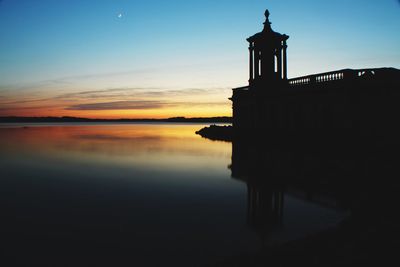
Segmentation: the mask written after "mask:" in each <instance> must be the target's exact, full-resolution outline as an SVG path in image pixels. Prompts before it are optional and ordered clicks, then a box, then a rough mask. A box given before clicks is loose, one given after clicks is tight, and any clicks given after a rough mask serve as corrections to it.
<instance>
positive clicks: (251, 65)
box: [249, 43, 254, 82]
mask: <svg viewBox="0 0 400 267" xmlns="http://www.w3.org/2000/svg"><path fill="white" fill-rule="evenodd" d="M249 53H250V62H249V64H250V78H249V82H252V81H253V79H254V48H253V44H252V43H250V46H249Z"/></svg>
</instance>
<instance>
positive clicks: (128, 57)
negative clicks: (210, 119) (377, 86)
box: [0, 0, 400, 115]
mask: <svg viewBox="0 0 400 267" xmlns="http://www.w3.org/2000/svg"><path fill="white" fill-rule="evenodd" d="M266 8H268V9H269V10H270V12H271V16H270V20H271V21H272V27H273V29H274V30H275V31H278V32H281V33H285V34H288V35H289V36H290V39H289V40H288V45H289V50H288V61H289V67H288V72H289V77H296V76H301V75H306V74H311V73H318V72H324V71H331V70H336V69H342V68H366V67H368V68H369V67H371V68H372V67H396V68H400V34H399V32H400V3H399V1H398V0H352V1H349V0H337V1H327V0H319V1H316V0H314V1H311V0H304V1H298V0H297V1H296V0H285V1H284V0H280V1H278V0H271V1H260V0H240V1H239V0H202V1H194V0H169V1H165V0H164V1H161V0H146V1H135V0H130V1H128V0H96V1H95V0H80V1H77V0H69V1H64V0H35V1H34V0H2V1H0V40H1V42H0V104H1V105H2V106H3V108H2V110H3V111H4V110H6V109H9V110H12V109H13V108H24V109H26V110H28V111H29V112H31V109H29V108H30V107H35V105H36V106H37V105H38V103H40V100H43V99H46V100H47V102H46V105H49V110H48V111H50V109H51V108H52V109H56V106H57V105H65V106H63V107H62V109H63V110H65V111H66V112H67V111H68V110H70V108H68V107H70V106H68V105H74V104H75V105H80V104H82V103H83V104H86V102H87V104H93V103H95V101H101V102H102V103H105V102H108V101H119V102H121V101H127V100H128V101H136V102H140V101H153V100H154V101H155V100H157V101H159V100H162V101H164V102H166V101H171V99H172V100H173V102H174V103H175V104H176V105H179V103H182V102H184V101H187V102H191V103H195V102H196V101H198V103H200V104H199V105H200V106H201V103H204V105H205V106H204V107H203V108H204V109H206V108H211V106H212V108H213V109H215V108H216V107H217V106H218V105H219V104H220V105H221V106H220V107H219V108H220V109H224V110H226V112H225V111H224V114H228V113H229V112H230V107H229V102H228V101H227V99H226V98H227V97H229V95H230V94H231V91H230V88H231V87H237V86H242V85H246V83H247V79H248V77H247V76H248V66H247V64H248V58H247V57H248V54H247V53H248V52H247V42H246V40H245V39H246V38H247V37H249V36H250V35H252V34H254V33H256V32H258V31H260V30H261V29H262V23H263V22H264V16H263V13H264V10H265V9H266ZM116 89H121V90H122V89H123V91H124V93H120V94H119V95H118V94H117V93H116V92H117V90H116ZM110 90H111V91H112V90H114V91H112V92H115V93H114V94H113V95H112V98H107V96H109V92H110ZM194 90H197V91H194ZM92 91H93V92H96V91H102V92H106V93H104V96H103V97H101V95H99V93H97V95H96V97H97V98H96V99H94V98H93V97H92V98H90V99H89V98H82V97H80V98H79V99H78V98H76V97H75V98H74V99H62V96H64V95H66V94H77V95H79V93H81V92H92ZM171 91H172V92H174V93H171V94H170V95H168V94H167V93H165V92H171ZM176 91H179V93H176ZM138 92H139V96H138ZM157 92H159V93H160V98H156V95H157ZM193 92H197V93H195V94H194V93H193ZM146 94H147V95H146ZM83 95H85V94H83ZM86 95H87V94H86ZM149 95H152V96H153V99H149ZM177 95H178V96H177ZM80 96H82V95H80ZM54 98H56V99H58V100H60V99H61V100H62V101H63V102H65V103H60V102H57V104H54V105H53V106H52V107H50V106H51V105H50V104H49V99H54ZM218 98H220V99H218ZM74 101H76V103H74ZM17 102H23V103H25V104H24V105H21V103H19V104H18V105H17V104H15V103H17ZM164 102H163V103H164ZM13 103H14V104H13ZM32 103H36V104H32ZM210 103H211V104H212V105H211V106H210V105H209V104H210ZM207 105H208V106H207ZM119 106H120V104H119ZM200 106H199V108H200ZM131 110H133V111H135V109H134V108H131ZM142 110H143V109H141V111H142ZM179 110H185V108H184V107H182V108H181V109H179ZM133 111H132V112H133ZM132 112H130V113H129V114H130V115H132V114H133V113H132ZM167 113H168V112H167ZM167 113H166V115H167ZM7 114H8V113H7ZM68 114H69V113H68ZM149 114H150V113H149ZM168 114H169V113H168ZM193 114H197V113H196V112H194V113H193ZM0 115H1V111H0ZM89 115H91V114H89ZM184 115H190V114H184Z"/></svg>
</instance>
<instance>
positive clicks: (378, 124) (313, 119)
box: [230, 10, 400, 134]
mask: <svg viewBox="0 0 400 267" xmlns="http://www.w3.org/2000/svg"><path fill="white" fill-rule="evenodd" d="M265 16H266V21H265V23H264V29H263V30H262V31H261V32H259V33H257V34H255V35H253V36H251V37H250V38H248V39H247V41H248V42H249V52H250V60H249V62H250V68H249V69H250V71H249V72H250V74H249V75H250V78H249V84H248V86H245V87H240V88H235V89H233V96H232V98H230V99H231V100H232V102H233V127H234V130H235V132H242V133H243V132H245V133H250V134H253V133H256V132H257V133H260V132H262V133H264V132H265V130H267V131H268V132H293V133H296V134H298V133H303V132H304V133H310V132H312V133H321V132H329V133H331V132H332V131H335V132H337V131H341V132H349V131H351V132H352V133H355V132H357V133H360V132H361V133H363V134H371V133H372V134H386V133H388V132H393V130H396V131H397V130H398V128H399V127H398V123H399V122H398V118H399V115H400V105H399V100H400V90H399V89H400V71H399V70H397V69H394V68H380V69H361V70H352V69H344V70H338V71H333V72H328V73H320V74H315V75H308V76H304V77H298V78H294V79H288V77H287V56H286V50H287V44H286V41H287V40H288V38H289V36H287V35H285V34H280V33H277V32H275V31H273V30H272V28H271V23H270V21H269V12H268V10H267V11H266V12H265Z"/></svg>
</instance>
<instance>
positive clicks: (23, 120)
mask: <svg viewBox="0 0 400 267" xmlns="http://www.w3.org/2000/svg"><path fill="white" fill-rule="evenodd" d="M7 122H8V123H13V122H21V123H52V122H199V123H202V122H204V123H232V117H209V118H185V117H174V118H168V119H89V118H77V117H13V116H11V117H0V123H7Z"/></svg>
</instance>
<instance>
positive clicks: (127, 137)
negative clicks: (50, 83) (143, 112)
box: [0, 124, 340, 266]
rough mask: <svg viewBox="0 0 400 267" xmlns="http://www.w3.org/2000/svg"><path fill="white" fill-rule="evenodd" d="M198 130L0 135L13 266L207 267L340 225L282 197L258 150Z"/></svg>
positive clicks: (86, 129) (152, 127)
mask: <svg viewBox="0 0 400 267" xmlns="http://www.w3.org/2000/svg"><path fill="white" fill-rule="evenodd" d="M200 128H202V125H198V124H194V125H190V124H189V125H179V124H177V125H171V124H126V125H113V124H110V125H92V126H88V125H74V124H73V125H69V126H65V125H58V126H40V127H36V126H32V125H29V126H28V127H27V128H23V127H13V128H10V127H2V128H0V147H1V150H0V159H1V161H0V170H1V180H0V183H1V184H0V202H1V203H3V204H4V203H5V205H4V207H3V209H2V212H3V214H2V215H3V218H4V220H3V221H2V223H3V227H2V228H1V229H0V234H1V236H2V240H3V242H5V243H6V244H7V248H8V251H10V253H11V254H10V255H12V253H18V254H20V255H22V254H23V255H24V257H13V261H14V263H15V265H32V263H35V264H36V263H41V264H42V265H53V266H57V265H66V266H72V265H73V266H77V265H79V266H89V265H95V266H99V265H105V266H115V265H122V264H124V265H126V264H129V265H139V266H160V265H161V264H167V265H174V266H206V265H208V264H210V263H215V262H219V261H220V260H221V259H225V258H229V257H231V256H232V255H235V254H238V253H247V252H250V251H256V250H257V249H258V248H259V246H260V245H261V243H265V242H267V240H268V241H271V242H283V241H285V240H289V239H293V238H297V237H301V236H303V235H304V234H306V233H309V232H310V231H315V229H317V230H318V227H320V228H323V227H326V226H327V224H329V223H332V222H336V221H337V220H338V219H339V218H340V216H339V215H340V214H338V213H336V212H332V211H331V210H330V209H326V208H321V207H320V205H317V206H315V205H314V204H309V203H308V202H307V201H303V200H301V199H299V198H298V197H297V196H296V195H295V194H294V195H293V194H292V195H288V193H287V192H288V190H287V187H286V185H285V186H284V184H282V183H281V182H279V183H277V181H283V180H281V179H272V178H271V177H272V176H271V172H272V171H273V172H275V173H279V174H280V175H281V176H284V174H285V171H284V170H281V169H279V168H278V169H276V167H277V166H278V165H279V164H278V165H276V164H270V165H268V164H267V165H266V164H265V162H263V161H260V162H256V161H254V159H255V158H260V159H261V158H262V157H257V156H256V155H259V153H261V152H259V151H258V152H257V150H254V147H252V146H247V145H244V146H241V145H240V144H239V146H238V144H237V143H234V144H233V154H232V145H231V144H230V143H226V142H213V141H209V140H206V139H202V138H201V137H199V136H197V135H195V131H196V130H198V129H200ZM249 153H250V154H249ZM251 153H255V154H254V155H253V156H251ZM249 155H250V156H249ZM257 164H258V165H259V166H258V167H257ZM228 165H231V170H229V169H227V168H226V166H228ZM261 168H264V171H261V170H262V169H261ZM231 176H233V177H234V178H236V179H238V180H241V181H244V182H246V184H247V188H246V186H244V184H243V183H242V182H235V181H234V180H232V179H231V178H230V177H231ZM274 177H275V178H276V177H280V176H274ZM284 189H285V190H284ZM284 191H285V192H286V193H285V195H284V194H283V192H284ZM293 196H296V197H293ZM283 199H285V201H284V202H283ZM246 202H247V205H246ZM246 214H247V215H246ZM283 214H284V220H282V216H283ZM246 216H247V222H248V223H247V225H248V226H250V228H248V227H244V225H246V219H245V218H246ZM310 225H312V226H310ZM316 225H317V226H316ZM253 230H255V231H253ZM260 236H261V237H262V240H263V242H260ZM77 260H79V261H77ZM61 261H62V264H60V262H61Z"/></svg>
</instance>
